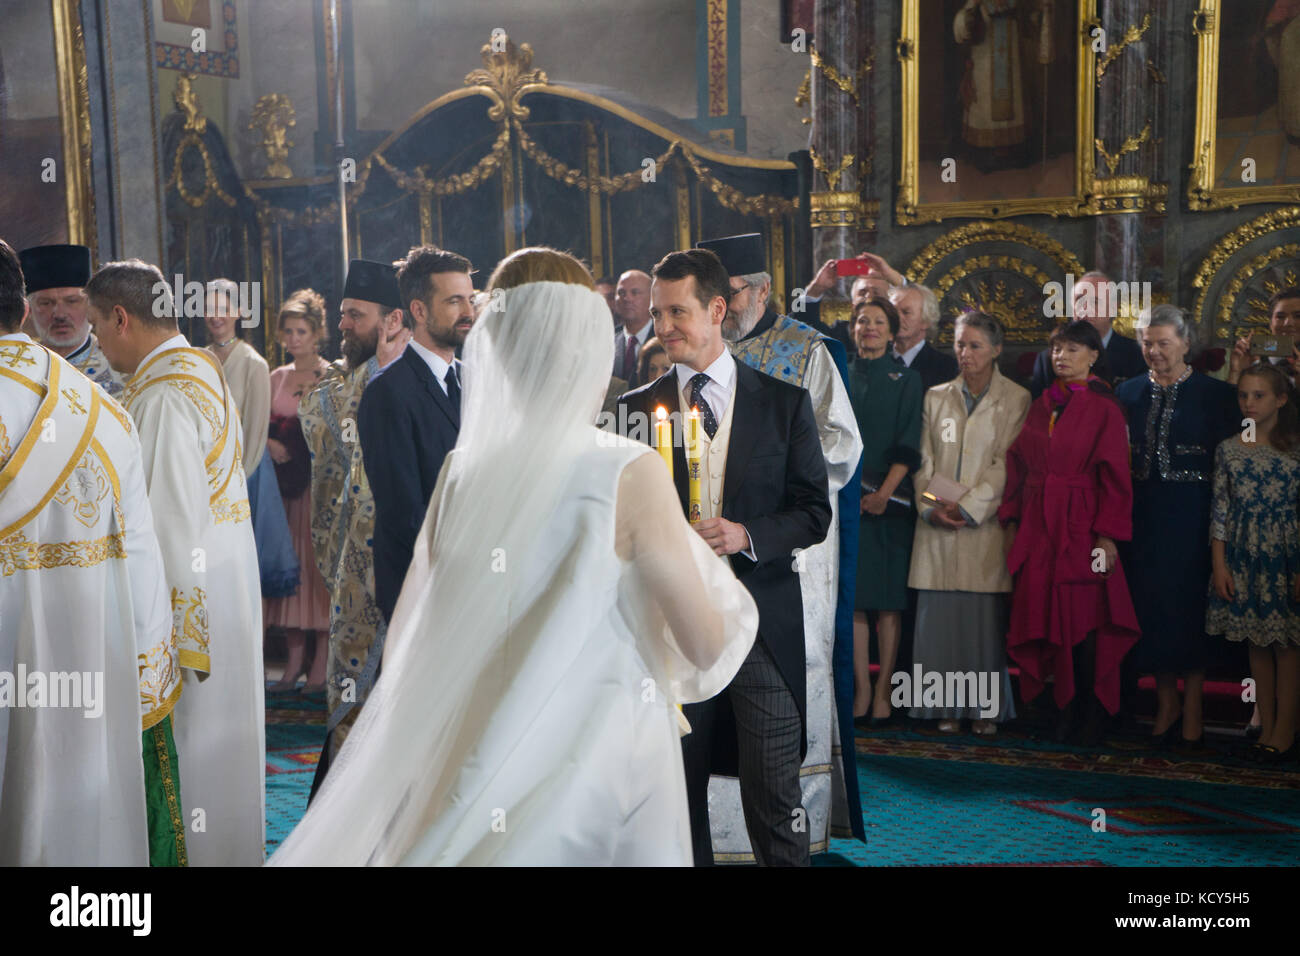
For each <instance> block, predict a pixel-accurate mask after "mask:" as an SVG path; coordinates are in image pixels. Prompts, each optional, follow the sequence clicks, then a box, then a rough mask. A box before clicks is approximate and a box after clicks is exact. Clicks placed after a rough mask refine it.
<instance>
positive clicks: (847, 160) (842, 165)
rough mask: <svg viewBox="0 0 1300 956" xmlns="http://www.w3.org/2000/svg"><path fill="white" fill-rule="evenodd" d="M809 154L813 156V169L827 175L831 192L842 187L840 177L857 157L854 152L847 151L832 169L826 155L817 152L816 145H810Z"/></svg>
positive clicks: (827, 182) (827, 183)
mask: <svg viewBox="0 0 1300 956" xmlns="http://www.w3.org/2000/svg"><path fill="white" fill-rule="evenodd" d="M808 155H809V156H810V157H811V158H812V164H813V169H815V170H817V172H819V173H821V174H822V175H823V176H825V177H826V185H827V187H828V188H829V189H830V190H831V192H834V191H835V190H837V189H839V188H840V178H841V177H842V176H843V175H844V171H845V170H846V169H848V168H849V167H850V166H852V165H853V160H854V159H855V158H856V157H855V156H854V155H853V154H852V153H845V154H844V155H843V156H841V157H840V161H839V163H838V164H837V165H836V166H835V168H834V169H832V168H831V165H830V163H828V162H827V161H826V157H824V156H822V155H821V154H820V153H819V152H817V149H816V147H813V146H809V147H808Z"/></svg>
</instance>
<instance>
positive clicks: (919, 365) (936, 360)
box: [851, 342, 957, 389]
mask: <svg viewBox="0 0 1300 956" xmlns="http://www.w3.org/2000/svg"><path fill="white" fill-rule="evenodd" d="M851 354H856V353H851ZM908 367H909V368H911V369H912V370H913V371H914V372H916V374H917V375H919V376H921V387H922V388H925V389H930V388H934V387H935V386H936V385H943V384H944V383H946V382H951V381H952V380H953V379H954V378H956V377H957V360H956V359H955V358H953V357H952V356H951V355H949V354H948V353H947V352H940V351H939V350H938V349H937V348H935V347H934V346H933V345H931V344H930V343H929V342H926V343H925V344H924V345H922V346H921V351H919V352H917V353H916V358H914V359H912V364H911V365H910V366H908Z"/></svg>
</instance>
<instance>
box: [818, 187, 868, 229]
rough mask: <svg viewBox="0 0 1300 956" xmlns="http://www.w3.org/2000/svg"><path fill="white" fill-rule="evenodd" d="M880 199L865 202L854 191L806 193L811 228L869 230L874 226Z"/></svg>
mask: <svg viewBox="0 0 1300 956" xmlns="http://www.w3.org/2000/svg"><path fill="white" fill-rule="evenodd" d="M879 214H880V200H878V199H873V200H870V201H867V202H864V201H863V200H862V197H861V196H859V195H858V194H857V193H856V192H835V191H831V192H816V193H810V194H809V195H808V217H809V220H810V222H811V224H812V228H814V229H821V228H824V227H827V226H842V227H847V228H851V229H859V230H863V231H870V230H873V229H875V228H876V217H877V216H878V215H879Z"/></svg>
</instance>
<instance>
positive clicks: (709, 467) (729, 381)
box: [673, 347, 758, 562]
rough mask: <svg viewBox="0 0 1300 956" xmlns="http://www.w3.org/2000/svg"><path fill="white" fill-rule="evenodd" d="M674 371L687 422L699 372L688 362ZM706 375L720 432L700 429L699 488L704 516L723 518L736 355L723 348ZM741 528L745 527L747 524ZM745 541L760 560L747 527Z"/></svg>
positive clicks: (751, 556)
mask: <svg viewBox="0 0 1300 956" xmlns="http://www.w3.org/2000/svg"><path fill="white" fill-rule="evenodd" d="M673 370H674V371H675V372H676V373H677V396H678V400H679V401H680V402H681V408H682V419H683V422H684V421H685V417H686V411H687V410H688V409H689V408H690V407H691V379H692V378H694V377H695V376H696V375H697V374H699V373H697V372H696V371H695V370H694V369H693V368H690V367H689V366H686V365H674V366H673ZM704 374H705V375H707V376H708V377H709V380H708V381H707V382H705V383H704V387H703V388H702V389H700V394H701V395H702V396H703V398H704V400H705V401H706V402H708V403H709V408H710V410H711V411H712V412H713V420H714V421H715V422H716V423H717V425H718V431H717V432H716V433H715V435H714V441H710V440H709V438H708V433H707V432H704V431H703V428H701V436H700V438H701V441H702V442H703V443H704V445H705V449H704V457H705V459H706V460H705V462H704V468H703V474H702V475H701V479H702V487H701V489H700V490H701V492H703V494H704V495H705V497H706V498H707V499H709V500H706V501H703V502H701V505H702V507H703V508H704V512H705V517H718V518H720V517H722V489H723V484H724V482H725V481H726V457H727V449H728V447H729V445H730V441H731V416H730V415H729V414H728V412H729V410H730V409H731V400H732V398H733V397H734V396H735V394H736V359H735V357H734V356H733V355H732V354H731V352H730V351H729V350H728V349H727V348H725V347H724V348H723V349H722V354H721V355H719V356H718V357H717V358H716V359H714V360H713V363H712V364H711V365H709V367H708V368H706V369H705V370H704ZM715 457H716V458H719V459H722V460H721V461H717V462H715V461H714V460H713V459H714V458H715ZM741 527H742V528H745V526H744V525H741ZM745 541H746V542H747V544H748V545H749V546H748V547H747V548H745V549H744V550H743V551H740V552H739V553H740V554H743V555H744V556H745V557H747V558H749V560H751V561H754V562H757V561H758V558H757V557H756V556H755V554H754V539H753V538H751V537H750V536H749V529H748V528H745Z"/></svg>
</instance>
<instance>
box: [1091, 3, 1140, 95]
mask: <svg viewBox="0 0 1300 956" xmlns="http://www.w3.org/2000/svg"><path fill="white" fill-rule="evenodd" d="M1150 26H1151V14H1149V13H1148V14H1147V15H1146V16H1145V17H1143V18H1142V25H1141V26H1135V25H1132V24H1130V25H1129V28H1128V29H1127V30H1125V31H1124V36H1122V37H1121V38H1120V39H1119V41H1118V42H1116V43H1112V44H1110V46H1109V48H1108V49H1107V50H1106V52H1105V53H1103V54H1102V56H1101V59H1100V60H1098V61H1097V79H1098V80H1100V79H1101V77H1102V74H1103V73H1105V72H1106V67H1108V66H1110V65H1111V63H1113V62H1114V61H1115V59H1116V58H1117V57H1118V56H1119V55H1120V54H1121V53H1123V52H1124V48H1125V47H1126V46H1128V45H1129V44H1132V43H1136V42H1137V41H1138V40H1140V39H1142V34H1144V33H1146V32H1147V28H1148V27H1150Z"/></svg>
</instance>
